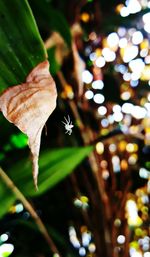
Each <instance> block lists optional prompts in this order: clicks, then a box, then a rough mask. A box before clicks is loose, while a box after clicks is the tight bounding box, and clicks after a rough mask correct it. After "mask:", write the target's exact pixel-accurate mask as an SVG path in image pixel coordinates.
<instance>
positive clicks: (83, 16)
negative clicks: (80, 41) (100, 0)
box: [80, 12, 90, 23]
mask: <svg viewBox="0 0 150 257" xmlns="http://www.w3.org/2000/svg"><path fill="white" fill-rule="evenodd" d="M80 19H81V20H82V21H83V22H85V23H86V22H89V20H90V15H89V14H88V13H86V12H84V13H82V14H81V16H80Z"/></svg>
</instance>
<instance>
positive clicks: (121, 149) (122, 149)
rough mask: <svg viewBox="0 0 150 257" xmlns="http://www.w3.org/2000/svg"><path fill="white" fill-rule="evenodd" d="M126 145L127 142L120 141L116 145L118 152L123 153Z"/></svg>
mask: <svg viewBox="0 0 150 257" xmlns="http://www.w3.org/2000/svg"><path fill="white" fill-rule="evenodd" d="M126 145H127V142H126V141H123V140H122V141H121V142H120V143H119V144H118V148H119V151H121V152H123V151H125V149H126Z"/></svg>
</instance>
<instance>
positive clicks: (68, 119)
mask: <svg viewBox="0 0 150 257" xmlns="http://www.w3.org/2000/svg"><path fill="white" fill-rule="evenodd" d="M68 122H69V123H70V116H69V115H68Z"/></svg>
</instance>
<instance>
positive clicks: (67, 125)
mask: <svg viewBox="0 0 150 257" xmlns="http://www.w3.org/2000/svg"><path fill="white" fill-rule="evenodd" d="M64 119H65V122H64V121H62V123H63V124H64V125H65V130H66V132H65V133H66V134H68V135H69V136H70V135H71V134H72V128H73V127H74V125H72V121H70V117H69V115H68V120H67V118H66V117H64Z"/></svg>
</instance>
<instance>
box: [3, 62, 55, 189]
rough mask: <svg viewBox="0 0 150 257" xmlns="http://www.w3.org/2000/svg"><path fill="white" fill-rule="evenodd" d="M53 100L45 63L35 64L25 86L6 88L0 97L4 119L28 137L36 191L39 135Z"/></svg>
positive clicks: (53, 103)
mask: <svg viewBox="0 0 150 257" xmlns="http://www.w3.org/2000/svg"><path fill="white" fill-rule="evenodd" d="M56 98H57V91H56V85H55V82H54V80H53V78H52V77H51V75H50V73H49V63H48V61H44V62H42V63H40V64H38V65H37V66H36V67H35V68H34V69H33V70H32V71H31V73H30V74H29V75H28V77H27V79H26V83H23V84H21V85H17V86H13V87H10V88H8V89H7V90H6V91H4V92H3V94H2V95H1V96H0V109H1V111H2V113H3V115H4V116H5V118H6V119H7V120H8V121H9V122H11V123H14V125H16V126H17V127H18V128H19V129H20V130H21V131H22V132H23V133H25V134H26V135H27V136H28V139H29V148H30V150H31V155H32V162H33V179H34V184H35V187H36V188H37V177H38V157H39V151H40V142H41V133H42V129H43V127H44V125H45V123H46V121H47V119H48V118H49V116H50V115H51V113H52V112H53V110H54V109H55V107H56Z"/></svg>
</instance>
